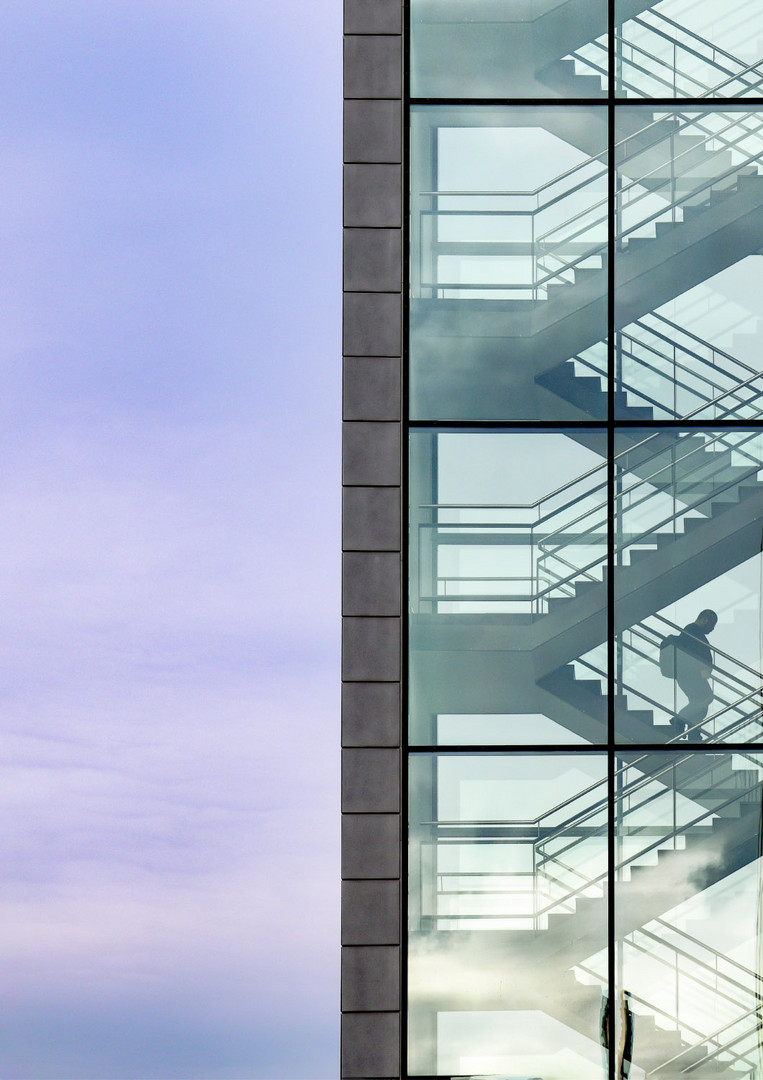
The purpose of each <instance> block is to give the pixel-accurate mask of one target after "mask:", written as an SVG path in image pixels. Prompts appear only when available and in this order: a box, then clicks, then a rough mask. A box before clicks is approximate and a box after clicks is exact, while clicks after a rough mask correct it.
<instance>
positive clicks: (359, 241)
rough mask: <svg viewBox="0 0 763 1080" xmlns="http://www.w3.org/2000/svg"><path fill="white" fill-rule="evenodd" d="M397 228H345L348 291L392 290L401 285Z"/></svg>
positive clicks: (399, 240) (399, 247) (345, 281)
mask: <svg viewBox="0 0 763 1080" xmlns="http://www.w3.org/2000/svg"><path fill="white" fill-rule="evenodd" d="M401 237H402V232H401V230H400V229H345V230H344V287H345V289H346V290H347V291H348V292H364V291H365V292H382V293H384V292H395V291H396V290H399V289H400V288H401V287H402V281H403V265H402V248H401Z"/></svg>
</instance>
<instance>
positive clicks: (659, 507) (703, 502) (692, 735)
mask: <svg viewBox="0 0 763 1080" xmlns="http://www.w3.org/2000/svg"><path fill="white" fill-rule="evenodd" d="M616 449H617V458H616V485H617V490H616V498H615V550H616V558H615V569H614V574H615V616H614V621H615V629H616V635H617V636H616V661H617V668H616V680H617V691H618V692H617V695H616V697H615V710H616V737H617V738H618V739H619V740H622V741H627V742H647V743H650V742H651V743H654V742H663V741H666V742H676V741H690V742H706V741H713V742H723V741H726V742H758V741H763V711H762V710H761V700H760V687H761V685H763V675H761V669H762V667H763V665H761V643H760V611H761V606H760V602H761V569H762V567H763V563H762V561H761V548H762V547H763V484H762V483H761V479H760V473H761V470H762V469H763V433H761V431H759V430H755V431H745V430H743V429H740V428H735V429H733V430H727V431H701V430H698V429H694V430H688V431H687V430H683V431H682V430H679V429H676V428H662V429H657V430H655V431H652V432H649V431H647V430H645V429H643V428H639V429H627V428H625V429H620V430H618V431H617V433H616Z"/></svg>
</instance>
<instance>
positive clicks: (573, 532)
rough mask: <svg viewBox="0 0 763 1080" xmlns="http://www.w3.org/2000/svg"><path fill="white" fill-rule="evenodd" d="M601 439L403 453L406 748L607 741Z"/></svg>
mask: <svg viewBox="0 0 763 1080" xmlns="http://www.w3.org/2000/svg"><path fill="white" fill-rule="evenodd" d="M605 450H606V436H605V433H604V432H603V431H601V430H596V429H591V428H585V429H581V430H579V431H564V432H562V431H557V432H539V431H528V430H523V431H495V430H492V431H471V432H470V431H452V430H451V431H447V430H446V431H436V430H419V431H415V432H413V433H412V435H411V442H410V545H411V546H410V560H409V564H410V611H411V614H410V623H409V626H410V633H409V639H410V665H409V686H410V702H409V710H410V740H411V742H412V743H414V744H418V745H420V746H421V745H423V746H429V745H437V744H442V743H446V742H450V743H451V744H463V743H470V744H472V745H474V744H489V743H506V744H510V743H528V742H532V741H535V742H538V743H543V742H545V743H552V744H553V743H562V742H581V741H583V742H604V741H605V740H606V730H607V728H606V722H607V711H606V678H607V668H606V627H607V620H606V600H607V597H606V592H607V590H606V585H605V582H604V572H605V563H606V556H607V471H606V466H605V464H604V463H603V455H604V453H605Z"/></svg>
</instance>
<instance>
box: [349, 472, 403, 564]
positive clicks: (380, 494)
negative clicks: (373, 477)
mask: <svg viewBox="0 0 763 1080" xmlns="http://www.w3.org/2000/svg"><path fill="white" fill-rule="evenodd" d="M400 495H401V489H400V488H395V487H346V488H344V489H343V491H342V546H343V548H344V550H345V551H400V537H401V534H400Z"/></svg>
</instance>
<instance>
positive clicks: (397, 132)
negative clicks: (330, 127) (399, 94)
mask: <svg viewBox="0 0 763 1080" xmlns="http://www.w3.org/2000/svg"><path fill="white" fill-rule="evenodd" d="M402 115H403V114H402V106H401V103H400V102H399V101H385V100H381V101H363V100H358V99H353V100H350V101H345V103H344V160H345V161H346V162H369V163H372V162H380V163H381V162H394V163H397V164H399V163H400V162H401V161H402V160H403V157H402V149H403V128H402Z"/></svg>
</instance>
